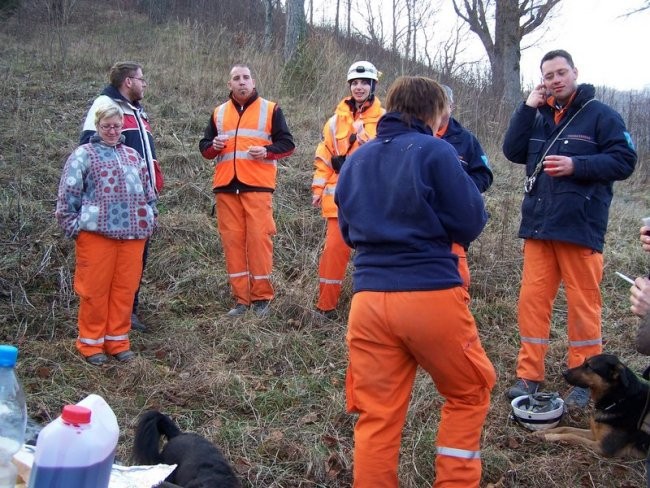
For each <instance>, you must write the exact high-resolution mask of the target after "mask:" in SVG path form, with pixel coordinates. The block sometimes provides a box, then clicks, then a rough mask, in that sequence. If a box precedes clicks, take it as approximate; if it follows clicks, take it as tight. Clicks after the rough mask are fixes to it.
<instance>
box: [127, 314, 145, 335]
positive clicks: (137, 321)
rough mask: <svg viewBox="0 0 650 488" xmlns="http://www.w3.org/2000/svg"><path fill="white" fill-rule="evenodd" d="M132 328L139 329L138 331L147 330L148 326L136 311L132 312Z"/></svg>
mask: <svg viewBox="0 0 650 488" xmlns="http://www.w3.org/2000/svg"><path fill="white" fill-rule="evenodd" d="M131 330H137V331H138V332H147V326H146V325H144V324H143V323H142V322H140V319H139V318H138V316H137V315H136V314H134V313H132V314H131Z"/></svg>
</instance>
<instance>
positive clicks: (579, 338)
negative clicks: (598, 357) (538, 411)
mask: <svg viewBox="0 0 650 488" xmlns="http://www.w3.org/2000/svg"><path fill="white" fill-rule="evenodd" d="M602 279H603V255H602V254H601V253H599V252H597V251H594V250H592V249H589V248H587V247H583V246H578V245H576V244H570V243H567V242H560V241H549V240H538V239H526V241H525V242H524V270H523V276H522V281H521V290H520V292H519V306H518V314H519V335H520V340H521V346H520V349H519V357H518V358H517V377H518V378H524V379H527V380H533V381H543V380H544V358H545V356H546V351H547V350H548V345H549V337H550V330H551V312H552V308H553V302H554V301H555V297H556V296H557V292H558V289H559V287H560V283H561V282H562V283H563V284H564V291H565V293H566V300H567V308H568V321H567V328H568V337H569V354H568V367H569V368H573V367H576V366H579V365H580V364H582V363H583V362H584V360H585V358H588V357H589V356H593V355H594V354H600V353H601V352H602V349H603V341H602V336H601V310H602V299H601V295H600V282H601V280H602Z"/></svg>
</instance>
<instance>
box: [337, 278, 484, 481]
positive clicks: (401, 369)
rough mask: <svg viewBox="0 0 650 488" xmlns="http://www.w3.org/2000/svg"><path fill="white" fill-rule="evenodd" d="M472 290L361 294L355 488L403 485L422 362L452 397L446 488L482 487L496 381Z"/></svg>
mask: <svg viewBox="0 0 650 488" xmlns="http://www.w3.org/2000/svg"><path fill="white" fill-rule="evenodd" d="M468 300H469V296H468V294H467V291H466V290H465V289H464V288H462V287H460V286H457V287H454V288H450V289H447V290H434V291H413V292H370V291H365V292H358V293H356V294H355V295H354V297H353V298H352V305H351V309H350V317H349V321H348V332H347V336H346V340H347V344H348V349H349V365H348V371H347V378H346V401H347V410H348V412H350V413H358V414H359V418H358V420H357V423H356V425H355V428H354V484H353V486H354V487H355V488H396V487H398V486H399V482H398V477H397V469H398V458H399V450H400V443H401V437H402V429H403V427H404V422H405V419H406V413H407V409H408V405H409V400H410V398H411V390H412V387H413V382H414V379H415V374H416V370H417V367H418V365H420V366H421V367H422V368H424V370H425V371H427V372H428V373H429V375H430V376H431V378H432V380H433V381H434V383H435V385H436V387H437V389H438V391H439V392H440V394H441V395H442V396H443V397H444V399H445V402H444V405H443V407H442V412H441V420H440V424H439V428H438V436H437V439H436V447H437V454H436V461H435V470H436V475H435V483H434V484H433V486H435V487H438V488H475V487H478V486H479V481H480V479H481V459H480V439H481V431H482V429H483V423H484V421H485V417H486V415H487V411H488V407H489V404H490V391H491V389H492V387H493V386H494V384H495V382H496V374H495V371H494V368H493V367H492V363H491V362H490V360H489V359H488V357H487V356H486V354H485V351H484V350H483V347H482V346H481V341H480V339H479V336H478V332H477V329H476V324H475V322H474V318H473V317H472V314H471V313H470V311H469V309H468V307H467V302H468Z"/></svg>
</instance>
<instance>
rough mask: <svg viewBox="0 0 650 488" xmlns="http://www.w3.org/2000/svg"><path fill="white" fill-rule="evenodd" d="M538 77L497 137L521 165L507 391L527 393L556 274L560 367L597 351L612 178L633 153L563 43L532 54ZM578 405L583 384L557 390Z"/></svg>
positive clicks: (622, 173)
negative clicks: (511, 371) (520, 261)
mask: <svg viewBox="0 0 650 488" xmlns="http://www.w3.org/2000/svg"><path fill="white" fill-rule="evenodd" d="M540 69H541V72H542V83H541V84H539V85H538V86H537V87H535V89H534V90H533V91H532V92H531V93H530V95H528V98H527V99H526V101H525V102H522V103H521V104H520V105H519V107H518V108H517V109H516V110H515V112H514V114H513V116H512V119H511V120H510V125H509V127H508V130H507V132H506V135H505V138H504V142H503V152H504V154H505V156H506V157H507V158H508V159H509V160H510V161H512V162H513V163H517V164H525V165H526V175H527V179H526V185H525V188H524V189H525V194H524V199H523V202H522V205H521V215H522V219H521V225H520V227H519V237H521V238H523V239H525V241H524V269H523V275H522V281H521V290H520V292H519V305H518V320H519V335H520V341H521V345H520V349H519V356H518V358H517V371H516V373H517V381H516V382H515V384H514V385H513V386H512V387H511V388H510V389H509V390H508V391H507V396H508V397H509V398H515V397H517V396H520V395H527V394H530V393H535V391H537V389H538V388H539V385H540V383H541V382H542V381H543V380H544V359H545V356H546V351H547V349H548V345H549V342H550V329H551V312H552V309H553V302H554V300H555V297H556V295H557V292H558V289H559V287H560V283H563V284H564V290H565V292H566V299H567V306H568V320H567V322H568V323H567V329H568V338H569V351H568V367H569V368H573V367H576V366H579V365H580V364H582V363H583V362H584V360H585V358H587V357H589V356H593V355H594V354H599V353H600V352H602V348H603V346H602V333H601V309H602V301H601V296H600V282H601V280H602V277H603V254H602V252H603V246H604V244H605V232H606V230H607V221H608V217H609V205H610V203H611V201H612V195H613V186H614V181H618V180H624V179H626V178H627V177H629V176H630V175H631V174H632V172H633V171H634V165H635V163H636V157H637V156H636V152H635V150H634V145H633V144H632V139H631V137H630V134H629V133H628V132H627V130H626V128H625V123H624V122H623V119H622V118H621V116H620V115H619V114H618V113H617V112H615V111H614V110H613V109H612V108H610V107H608V106H607V105H605V104H604V103H602V102H600V101H598V100H596V99H595V98H594V96H595V89H594V87H593V86H592V85H587V84H580V85H579V84H578V82H577V78H578V69H577V68H576V67H575V65H574V63H573V59H572V57H571V55H570V54H569V53H568V52H566V51H564V50H556V51H550V52H548V53H546V54H545V55H544V57H543V58H542V61H541V63H540ZM564 404H565V405H566V406H567V407H570V408H585V407H587V405H588V404H589V390H588V389H586V388H581V387H578V386H576V387H574V388H573V389H572V390H571V392H570V393H569V394H568V396H567V397H566V398H565V399H564Z"/></svg>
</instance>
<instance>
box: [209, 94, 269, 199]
mask: <svg viewBox="0 0 650 488" xmlns="http://www.w3.org/2000/svg"><path fill="white" fill-rule="evenodd" d="M274 109H275V103H274V102H270V101H268V100H265V99H264V98H261V97H258V98H257V99H256V100H255V101H254V102H253V103H251V104H250V105H248V106H246V107H245V108H244V109H243V112H241V114H240V113H239V111H238V110H237V107H236V106H235V104H234V103H233V102H232V101H231V100H229V101H227V102H225V103H223V104H221V105H219V106H218V107H217V108H215V109H214V113H213V114H212V117H213V120H214V125H215V127H216V128H217V131H218V133H219V134H225V135H228V136H230V139H228V140H227V141H226V146H225V147H224V149H223V150H222V151H221V152H220V153H219V155H218V156H217V158H216V160H215V167H214V178H213V180H212V187H213V188H218V187H221V186H226V185H228V184H229V183H230V182H231V181H232V180H233V178H235V177H237V179H238V180H239V181H241V182H242V183H244V184H246V185H250V186H256V187H263V188H271V189H274V188H275V177H276V173H277V165H276V162H275V161H274V160H271V159H253V158H251V157H250V156H249V154H248V149H249V148H250V147H251V146H267V145H269V143H270V142H271V127H272V123H271V122H272V118H273V110H274Z"/></svg>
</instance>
